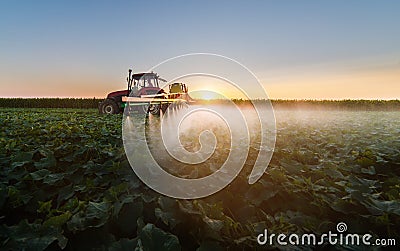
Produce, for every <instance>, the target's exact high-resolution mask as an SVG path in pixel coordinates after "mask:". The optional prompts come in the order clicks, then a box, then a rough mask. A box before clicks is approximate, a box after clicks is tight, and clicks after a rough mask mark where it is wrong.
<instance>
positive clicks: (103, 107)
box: [99, 99, 119, 114]
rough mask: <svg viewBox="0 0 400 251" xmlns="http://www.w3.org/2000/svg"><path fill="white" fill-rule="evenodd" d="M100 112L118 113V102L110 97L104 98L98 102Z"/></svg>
mask: <svg viewBox="0 0 400 251" xmlns="http://www.w3.org/2000/svg"><path fill="white" fill-rule="evenodd" d="M99 108H100V113H102V114H117V113H119V107H118V104H117V103H116V102H115V101H114V100H111V99H106V100H104V101H103V102H102V103H101V104H100V107H99Z"/></svg>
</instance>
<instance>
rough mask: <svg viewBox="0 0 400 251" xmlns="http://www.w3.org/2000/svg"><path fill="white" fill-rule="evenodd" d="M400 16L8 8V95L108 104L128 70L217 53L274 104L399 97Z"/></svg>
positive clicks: (232, 9) (194, 8) (1, 6)
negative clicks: (249, 75) (245, 71)
mask: <svg viewBox="0 0 400 251" xmlns="http://www.w3.org/2000/svg"><path fill="white" fill-rule="evenodd" d="M399 13H400V1H344V0H342V1H341V0H339V1H329V2H328V1H190V3H189V1H140V2H139V1H1V2H0V36H1V39H0V97H104V96H105V95H106V94H107V93H108V92H110V91H113V90H118V89H123V88H125V87H126V83H125V78H126V73H127V70H128V68H131V67H133V68H134V69H135V71H146V70H147V69H149V68H151V67H152V66H154V65H156V64H158V63H160V62H161V61H163V60H166V59H168V58H171V57H174V56H178V55H182V54H186V53H193V52H209V53H216V54H220V55H224V56H227V57H230V58H233V59H235V60H237V61H239V62H241V63H242V64H244V65H245V66H247V67H248V68H249V69H250V70H252V71H253V72H254V74H255V75H256V76H257V78H258V79H259V80H260V81H261V83H262V85H263V86H264V87H265V89H266V90H267V92H268V94H269V96H270V97H271V98H274V99H276V98H285V99H286V98H289V99H347V98H354V99H400V14H399ZM188 84H189V85H190V83H188ZM209 85H210V84H209ZM232 95H233V94H232Z"/></svg>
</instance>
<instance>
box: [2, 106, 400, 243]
mask: <svg viewBox="0 0 400 251" xmlns="http://www.w3.org/2000/svg"><path fill="white" fill-rule="evenodd" d="M275 115H276V128H277V140H276V145H275V149H274V155H273V157H272V160H271V162H270V165H269V167H268V169H267V171H266V173H265V174H264V175H263V176H262V178H261V179H260V180H259V181H258V182H256V183H255V184H253V185H249V184H248V181H247V179H248V175H249V173H250V171H251V169H252V165H251V164H252V163H254V156H256V155H257V148H256V147H254V148H252V147H251V146H250V148H251V149H252V150H251V151H250V152H249V155H248V158H247V160H246V164H245V166H244V168H243V170H242V171H241V172H240V174H239V175H238V177H236V179H235V180H234V181H233V182H232V183H231V184H229V185H228V186H227V187H226V188H224V189H223V190H221V191H219V192H217V193H215V194H213V195H211V196H208V197H206V198H203V199H195V200H178V199H172V198H169V197H166V196H163V195H160V194H158V193H156V192H155V191H153V190H151V189H150V188H148V187H147V186H146V185H145V184H143V183H142V182H141V181H140V179H139V178H138V177H137V176H136V175H135V173H134V172H133V170H132V168H131V167H130V164H129V162H128V160H127V157H126V155H125V151H124V146H123V142H122V133H121V130H122V119H123V116H122V115H115V116H114V115H113V116H102V115H99V114H98V112H97V110H95V109H49V108H47V109H42V108H30V109H27V108H25V109H24V108H14V109H13V108H0V127H1V131H0V249H2V250H22V249H25V250H59V249H64V250H91V249H96V250H135V248H137V250H196V249H197V250H254V249H288V250H292V249H294V248H296V249H305V250H307V249H315V248H318V247H316V246H315V245H299V246H296V247H291V246H290V245H289V246H279V245H278V244H276V242H275V243H273V244H272V245H268V244H267V245H264V246H260V245H259V244H258V243H257V236H258V235H259V234H260V233H263V232H264V229H268V232H269V233H276V234H279V233H285V234H290V233H297V234H303V233H315V234H316V235H321V234H323V233H328V232H329V231H336V226H337V224H338V223H339V222H344V223H346V225H347V232H346V233H360V234H365V233H369V234H371V235H372V236H373V238H372V239H375V238H392V239H396V241H397V242H400V229H399V226H400V111H335V110H331V111H323V110H318V111H312V110H297V109H296V110H290V109H285V110H284V109H278V110H275ZM139 120H140V117H139V116H138V117H137V118H136V117H133V122H134V123H135V121H137V122H138V121H139ZM155 120H157V118H155ZM219 132H220V134H221V135H217V139H218V138H219V137H222V138H223V137H227V136H226V135H224V133H225V131H224V130H221V131H219ZM191 140H192V141H191ZM256 141H257V140H255V141H254V140H253V141H252V144H254V143H255V142H256ZM150 143H151V142H150ZM183 143H184V144H186V146H187V149H189V150H193V149H194V150H195V149H197V148H198V142H197V138H196V137H192V138H186V139H185V140H184V141H183ZM221 144H222V145H223V146H225V145H226V142H222V143H221ZM154 145H157V143H154ZM219 149H222V150H221V151H220V152H217V153H216V155H214V156H212V158H211V159H210V161H211V162H212V163H211V164H209V165H207V166H201V165H200V166H198V167H197V169H196V172H195V173H194V172H193V169H190V170H188V169H187V168H186V167H183V166H182V167H181V166H179V165H178V164H177V165H169V166H168V163H166V164H164V165H165V168H166V169H168V171H169V172H170V173H173V174H174V175H177V176H182V177H198V176H205V175H208V174H210V173H211V172H213V171H215V168H216V166H219V165H221V163H223V161H224V158H226V156H227V154H228V153H227V152H226V151H225V150H226V149H225V148H223V147H221V148H219ZM155 151H157V149H155ZM158 156H160V155H158ZM160 161H162V159H161V158H160ZM172 185H173V184H172ZM396 244H397V245H398V244H399V243H396ZM322 247H324V248H327V249H331V250H346V249H348V250H354V249H358V248H360V249H362V248H365V247H364V246H362V245H360V246H346V245H344V244H342V245H340V244H339V243H338V244H336V245H329V244H324V245H322ZM319 248H321V246H320V247H319ZM375 248H376V249H379V247H375Z"/></svg>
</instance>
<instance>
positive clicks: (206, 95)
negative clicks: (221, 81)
mask: <svg viewBox="0 0 400 251" xmlns="http://www.w3.org/2000/svg"><path fill="white" fill-rule="evenodd" d="M189 95H190V96H191V97H192V98H195V99H202V100H213V99H224V98H226V97H224V95H222V94H221V93H218V92H214V91H209V90H196V91H192V92H190V94H189Z"/></svg>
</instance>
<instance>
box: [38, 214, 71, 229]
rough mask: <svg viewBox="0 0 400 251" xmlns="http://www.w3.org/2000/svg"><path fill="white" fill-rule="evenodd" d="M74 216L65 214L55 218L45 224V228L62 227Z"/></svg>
mask: <svg viewBox="0 0 400 251" xmlns="http://www.w3.org/2000/svg"><path fill="white" fill-rule="evenodd" d="M71 216H72V214H71V213H70V212H65V213H63V214H61V215H57V216H53V217H51V218H49V219H48V220H46V221H45V222H44V223H43V226H44V227H61V226H62V225H64V224H65V223H66V222H67V221H68V220H69V219H70V218H71Z"/></svg>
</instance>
